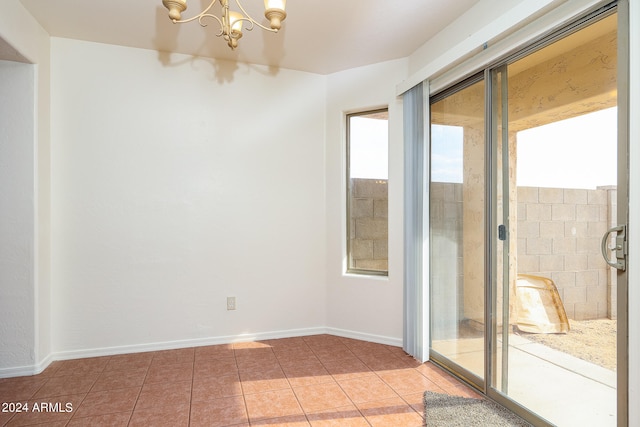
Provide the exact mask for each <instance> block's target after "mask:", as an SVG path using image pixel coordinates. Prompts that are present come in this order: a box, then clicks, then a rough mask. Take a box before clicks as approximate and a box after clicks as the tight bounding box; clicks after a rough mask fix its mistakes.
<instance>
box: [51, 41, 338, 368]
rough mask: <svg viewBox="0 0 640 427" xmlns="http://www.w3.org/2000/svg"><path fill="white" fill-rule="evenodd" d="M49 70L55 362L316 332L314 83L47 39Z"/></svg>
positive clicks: (319, 271) (293, 75) (319, 313)
mask: <svg viewBox="0 0 640 427" xmlns="http://www.w3.org/2000/svg"><path fill="white" fill-rule="evenodd" d="M51 69H52V72H51V74H52V95H51V98H52V130H51V131H52V242H53V243H52V249H53V250H52V253H53V257H52V265H53V266H54V269H53V272H52V277H53V283H54V291H55V292H54V295H53V304H52V305H53V325H54V345H55V349H54V350H55V353H56V355H57V357H61V358H67V357H80V356H86V355H91V354H108V353H116V352H124V351H139V350H144V349H153V348H161V347H162V348H171V347H181V346H188V345H197V344H202V343H214V342H221V341H227V342H228V341H230V340H237V339H250V338H252V337H256V336H258V337H265V336H275V335H279V336H285V335H287V334H288V333H291V334H303V333H305V332H307V331H311V332H312V331H315V330H317V328H319V327H323V326H324V325H325V323H326V319H325V317H326V314H325V313H326V300H325V297H326V294H325V282H326V278H325V243H324V240H325V234H326V227H325V218H324V206H325V195H324V176H325V164H324V123H325V109H324V105H325V101H324V99H325V92H326V77H325V76H322V75H317V74H310V73H303V72H298V71H291V70H283V69H273V68H269V67H263V66H257V65H243V64H241V63H235V62H221V61H215V60H213V59H208V58H195V57H191V56H185V55H178V54H165V53H158V52H155V51H148V50H142V49H134V48H127V47H120V46H112V45H104V44H98V43H90V42H84V41H75V40H69V39H60V38H53V39H52V65H51ZM227 297H235V298H236V305H237V308H236V310H232V311H228V310H227V305H226V300H227Z"/></svg>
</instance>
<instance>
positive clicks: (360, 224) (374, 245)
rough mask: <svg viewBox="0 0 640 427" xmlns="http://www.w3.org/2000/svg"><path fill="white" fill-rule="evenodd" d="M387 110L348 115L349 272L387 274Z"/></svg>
mask: <svg viewBox="0 0 640 427" xmlns="http://www.w3.org/2000/svg"><path fill="white" fill-rule="evenodd" d="M388 123H389V112H388V110H387V109H384V110H376V111H367V112H361V113H356V114H349V115H347V175H346V176H347V272H348V273H358V274H375V275H387V273H388V249H387V246H388V245H387V241H388V229H389V227H388V219H387V205H388V197H387V194H388V190H387V188H388V185H387V183H388V175H389V173H388V170H389V168H388V163H389V161H388V160H389V132H388Z"/></svg>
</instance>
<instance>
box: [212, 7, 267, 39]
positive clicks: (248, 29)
mask: <svg viewBox="0 0 640 427" xmlns="http://www.w3.org/2000/svg"><path fill="white" fill-rule="evenodd" d="M214 1H215V0H214ZM234 1H235V3H236V4H237V5H238V9H240V10H241V11H242V14H243V15H244V16H245V17H244V18H242V19H241V20H242V21H248V22H250V23H251V27H247V31H251V30H253V26H254V25H257V26H258V27H260V28H262V29H263V30H267V31H269V32H272V33H277V32H278V30H274V29H273V28H269V27H265V26H264V25H262V24H261V23H259V22H258V21H256V20H255V19H253V18H252V17H251V15H249V14H248V13H247V11H246V10H244V7H242V4H240V0H234Z"/></svg>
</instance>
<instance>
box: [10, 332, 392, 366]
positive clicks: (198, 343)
mask: <svg viewBox="0 0 640 427" xmlns="http://www.w3.org/2000/svg"><path fill="white" fill-rule="evenodd" d="M319 334H329V335H335V336H338V337H343V338H351V339H357V340H362V341H369V342H375V343H378V344H386V345H391V346H395V347H402V339H399V338H392V337H385V336H382V335H374V334H366V333H362V332H356V331H349V330H345V329H338V328H326V327H318V328H304V329H289V330H283V331H272V332H259V333H255V334H241V335H227V336H220V337H209V338H197V339H190V340H177V341H165V342H155V343H147V344H136V345H127V346H117V347H102V348H92V349H82V350H70V351H60V352H56V353H53V354H50V355H49V356H47V357H46V358H44V359H43V360H42V361H41V362H40V363H38V364H37V365H32V366H19V367H15V368H0V378H10V377H20V376H27V375H37V374H39V373H41V372H42V371H44V370H45V369H46V368H47V366H49V364H50V363H51V362H53V361H54V360H70V359H84V358H87V357H101V356H114V355H118V354H128V353H143V352H146V351H160V350H174V349H179V348H189V347H202V346H206V345H218V344H230V343H234V342H247V341H262V340H270V339H280V338H292V337H303V336H309V335H319Z"/></svg>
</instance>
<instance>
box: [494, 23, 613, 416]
mask: <svg viewBox="0 0 640 427" xmlns="http://www.w3.org/2000/svg"><path fill="white" fill-rule="evenodd" d="M491 84H492V91H491V93H492V96H493V100H492V122H491V132H490V134H491V135H492V136H493V141H492V143H493V146H492V147H493V150H492V156H493V164H496V165H497V168H496V169H499V170H496V171H492V173H493V175H492V182H493V186H494V188H495V194H496V195H495V196H494V200H492V204H493V206H494V207H495V213H494V214H493V217H492V219H491V224H492V227H496V228H499V229H500V231H499V232H497V233H495V234H496V236H497V237H496V238H495V251H492V253H493V255H492V256H493V257H495V258H493V259H492V270H493V273H492V276H493V277H494V279H493V289H492V295H493V298H492V302H491V303H492V309H493V310H494V311H493V313H495V315H494V316H493V323H492V326H493V330H492V339H491V344H490V347H491V349H492V351H491V353H490V354H491V357H492V360H491V367H492V370H491V372H492V375H491V378H490V384H489V386H490V389H491V390H494V391H495V392H497V393H498V394H500V395H503V396H506V397H508V398H509V399H510V400H513V401H515V402H517V403H518V404H520V405H522V406H523V407H526V408H527V409H529V410H530V411H532V412H534V413H536V414H537V415H539V416H540V417H542V418H544V419H546V420H548V421H549V422H551V423H553V424H556V425H562V426H584V425H598V426H608V425H611V426H614V425H616V402H617V390H616V389H617V383H616V370H617V365H616V357H617V351H616V337H617V329H618V325H617V309H616V307H617V291H616V287H617V285H618V284H617V278H616V277H617V273H616V272H615V270H614V269H612V268H611V267H609V266H608V265H607V264H606V262H605V261H604V259H603V258H602V255H601V239H602V236H603V235H604V233H605V232H606V230H607V229H609V228H611V227H614V226H615V225H617V222H618V220H617V212H616V210H617V208H618V204H617V191H618V162H617V155H618V142H617V16H616V14H612V15H609V16H608V17H605V18H603V19H600V20H598V21H597V22H595V23H592V24H590V25H589V26H587V27H585V28H582V29H580V30H578V31H575V32H573V33H571V34H570V35H568V36H566V37H564V38H562V39H559V40H557V41H555V42H554V43H552V44H550V45H548V46H546V47H544V48H542V49H539V50H537V51H535V52H534V53H531V54H529V55H527V56H524V57H522V58H521V59H518V60H517V61H514V62H512V63H509V64H508V65H507V66H506V67H502V68H499V69H496V70H493V71H492V73H491ZM621 175H622V176H625V174H621Z"/></svg>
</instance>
